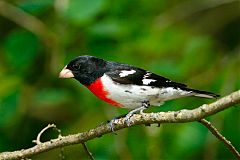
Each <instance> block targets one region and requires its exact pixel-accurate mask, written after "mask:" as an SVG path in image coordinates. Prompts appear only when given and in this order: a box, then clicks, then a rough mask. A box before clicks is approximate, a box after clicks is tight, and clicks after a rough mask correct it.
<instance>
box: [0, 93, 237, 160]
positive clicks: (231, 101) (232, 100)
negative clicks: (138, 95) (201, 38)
mask: <svg viewBox="0 0 240 160" xmlns="http://www.w3.org/2000/svg"><path fill="white" fill-rule="evenodd" d="M237 103H240V90H239V91H236V92H234V93H232V94H230V95H228V96H226V97H223V98H221V99H219V100H217V101H216V102H213V103H211V104H204V105H202V106H200V107H198V108H196V109H193V110H186V109H183V110H180V111H169V112H158V113H143V114H142V115H140V114H135V115H133V116H132V117H131V118H130V121H131V124H130V125H131V126H134V125H140V124H153V123H184V122H192V121H199V120H201V119H203V118H205V117H208V116H210V115H214V114H216V113H217V112H220V111H223V110H225V109H227V108H229V107H231V106H233V105H235V104H237ZM115 122H116V121H115ZM123 128H128V126H127V124H126V123H125V120H124V118H120V119H119V120H118V121H117V122H116V123H115V125H114V130H115V131H117V130H120V129H123ZM107 133H111V128H110V126H109V125H108V124H102V125H100V126H97V127H96V128H94V129H91V130H89V131H86V132H82V133H78V134H73V135H68V136H62V137H59V138H57V139H53V140H50V141H48V142H44V143H41V144H38V145H35V146H34V147H32V148H28V149H22V150H18V151H13V152H3V153H0V159H4V160H5V159H6V160H7V159H23V158H27V157H31V156H33V155H36V154H39V153H42V152H46V151H49V150H52V149H54V148H59V147H63V146H69V145H73V144H79V143H84V142H86V141H88V140H91V139H94V138H97V137H101V136H103V135H105V134H107Z"/></svg>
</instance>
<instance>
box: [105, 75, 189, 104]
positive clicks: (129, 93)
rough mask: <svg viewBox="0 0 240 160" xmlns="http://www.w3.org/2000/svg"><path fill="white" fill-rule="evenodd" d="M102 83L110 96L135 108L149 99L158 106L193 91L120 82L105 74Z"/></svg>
mask: <svg viewBox="0 0 240 160" xmlns="http://www.w3.org/2000/svg"><path fill="white" fill-rule="evenodd" d="M101 80H102V83H103V86H104V89H105V90H106V91H107V92H108V98H110V99H112V100H114V101H116V102H118V103H120V104H122V105H123V106H124V107H125V108H128V109H135V108H139V107H141V105H142V102H143V101H149V102H150V104H151V105H154V106H158V105H160V104H161V103H162V102H164V101H166V100H171V99H176V98H180V97H184V96H188V95H190V94H191V92H188V91H183V90H181V89H175V88H173V87H167V88H158V87H153V86H139V85H133V84H129V85H128V84H119V83H117V82H114V81H112V79H111V78H110V77H109V76H107V75H105V74H104V75H103V76H102V78H101Z"/></svg>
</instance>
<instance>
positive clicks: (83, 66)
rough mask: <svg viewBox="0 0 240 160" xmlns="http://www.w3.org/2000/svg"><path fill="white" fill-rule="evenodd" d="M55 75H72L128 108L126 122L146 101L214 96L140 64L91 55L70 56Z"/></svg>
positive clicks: (98, 93) (154, 103) (99, 94)
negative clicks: (71, 58) (174, 80)
mask: <svg viewBox="0 0 240 160" xmlns="http://www.w3.org/2000/svg"><path fill="white" fill-rule="evenodd" d="M59 77H60V78H75V79H76V80H78V81H79V82H80V83H81V84H83V85H84V86H86V87H87V88H88V89H89V90H90V91H91V92H92V93H93V94H94V95H96V96H97V97H98V98H100V99H102V100H103V101H105V102H107V103H110V104H112V105H114V106H118V107H123V108H126V109H129V110H130V112H129V113H128V114H127V115H126V122H127V123H128V124H129V123H130V122H129V119H130V117H131V116H132V114H134V113H136V112H139V111H140V113H142V111H143V110H144V109H146V108H148V107H149V106H150V105H153V106H159V105H160V104H162V103H163V102H164V101H168V100H172V99H176V98H181V97H188V96H196V97H204V98H215V97H218V95H216V94H214V93H211V92H206V91H199V90H195V89H190V88H188V87H187V86H186V85H185V84H181V83H177V82H173V81H171V80H170V79H167V78H164V77H162V76H159V75H157V74H154V73H152V72H150V71H146V70H144V69H141V68H137V67H134V66H131V65H128V64H122V63H117V62H111V61H105V60H103V59H100V58H97V57H93V56H79V57H77V58H75V59H73V60H72V61H71V62H70V63H69V64H68V65H66V66H65V67H64V68H63V70H62V71H61V72H60V74H59ZM111 126H112V124H111Z"/></svg>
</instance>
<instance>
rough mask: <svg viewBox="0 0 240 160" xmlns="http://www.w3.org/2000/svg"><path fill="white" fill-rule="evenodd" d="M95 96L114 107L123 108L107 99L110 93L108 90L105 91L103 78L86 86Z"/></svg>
mask: <svg viewBox="0 0 240 160" xmlns="http://www.w3.org/2000/svg"><path fill="white" fill-rule="evenodd" d="M86 87H87V88H88V89H89V90H90V91H91V92H92V93H93V94H94V95H95V96H97V97H98V98H100V99H102V100H103V101H105V102H107V103H109V104H111V105H114V106H118V107H120V106H122V105H121V104H119V103H117V102H115V101H113V100H111V99H109V98H108V97H107V95H108V92H107V91H106V90H104V87H103V84H102V81H101V78H99V79H97V80H96V81H95V82H93V83H92V84H91V85H89V86H86Z"/></svg>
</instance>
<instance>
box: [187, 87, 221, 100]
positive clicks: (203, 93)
mask: <svg viewBox="0 0 240 160" xmlns="http://www.w3.org/2000/svg"><path fill="white" fill-rule="evenodd" d="M188 90H189V91H192V93H193V96H196V97H202V98H217V97H219V96H220V95H218V94H215V93H212V92H207V91H199V90H196V89H188Z"/></svg>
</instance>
